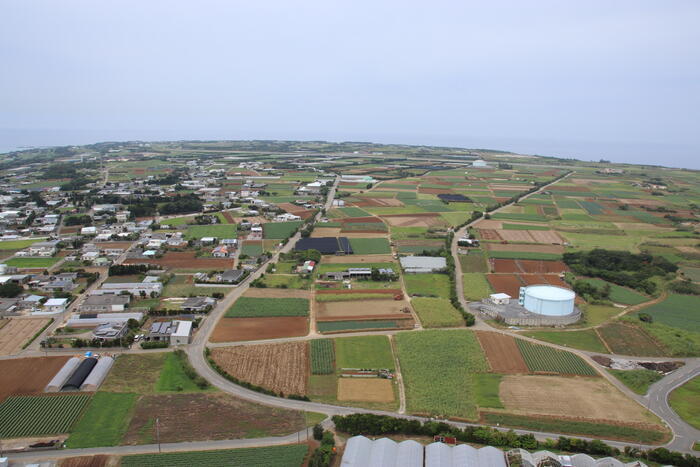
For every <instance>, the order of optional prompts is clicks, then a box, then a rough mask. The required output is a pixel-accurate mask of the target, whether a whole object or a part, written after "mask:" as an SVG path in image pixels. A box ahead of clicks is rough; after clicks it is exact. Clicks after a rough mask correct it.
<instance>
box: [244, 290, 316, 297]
mask: <svg viewBox="0 0 700 467" xmlns="http://www.w3.org/2000/svg"><path fill="white" fill-rule="evenodd" d="M243 296H244V297H256V298H311V291H310V290H296V289H274V288H270V287H268V288H257V287H250V288H249V289H248V290H246V291H245V293H243Z"/></svg>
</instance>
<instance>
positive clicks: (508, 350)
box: [476, 331, 529, 374]
mask: <svg viewBox="0 0 700 467" xmlns="http://www.w3.org/2000/svg"><path fill="white" fill-rule="evenodd" d="M476 336H477V338H478V339H479V343H480V344H481V348H482V349H484V352H485V353H486V358H487V359H488V361H489V365H491V370H492V371H493V372H494V373H506V374H509V373H510V374H514V373H529V370H528V368H527V365H526V364H525V360H523V356H522V355H521V353H520V350H519V349H518V345H517V344H516V343H515V338H514V337H512V336H506V335H504V334H499V333H497V332H483V331H477V333H476Z"/></svg>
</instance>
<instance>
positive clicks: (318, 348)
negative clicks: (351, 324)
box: [310, 339, 335, 375]
mask: <svg viewBox="0 0 700 467" xmlns="http://www.w3.org/2000/svg"><path fill="white" fill-rule="evenodd" d="M310 345H311V374H314V375H328V374H330V373H333V372H334V371H335V350H334V346H333V339H312V340H311V341H310Z"/></svg>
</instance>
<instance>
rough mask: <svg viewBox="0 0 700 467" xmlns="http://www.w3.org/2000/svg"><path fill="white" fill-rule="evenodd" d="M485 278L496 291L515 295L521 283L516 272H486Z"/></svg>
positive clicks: (518, 291)
mask: <svg viewBox="0 0 700 467" xmlns="http://www.w3.org/2000/svg"><path fill="white" fill-rule="evenodd" d="M486 279H487V280H488V281H489V284H491V288H492V289H493V290H494V292H496V293H507V294H508V295H510V296H511V297H517V296H518V294H519V293H520V287H521V286H522V285H523V283H522V282H520V279H519V278H518V276H517V275H516V274H486Z"/></svg>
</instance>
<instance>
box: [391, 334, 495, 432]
mask: <svg viewBox="0 0 700 467" xmlns="http://www.w3.org/2000/svg"><path fill="white" fill-rule="evenodd" d="M396 344H397V348H398V353H399V361H400V362H401V371H402V374H403V378H404V384H405V386H406V397H407V406H408V410H409V411H410V412H411V413H421V414H434V415H440V416H446V415H447V416H456V417H462V418H467V419H472V420H473V419H476V416H477V413H476V390H475V381H474V379H473V378H472V377H471V375H470V373H479V372H486V371H488V364H487V363H486V357H485V356H484V353H483V351H482V350H481V346H480V345H479V342H478V341H477V339H476V336H475V335H474V333H472V332H470V331H467V330H464V331H462V330H448V331H421V332H402V333H398V334H397V335H396ZM436 388H439V390H436Z"/></svg>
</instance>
